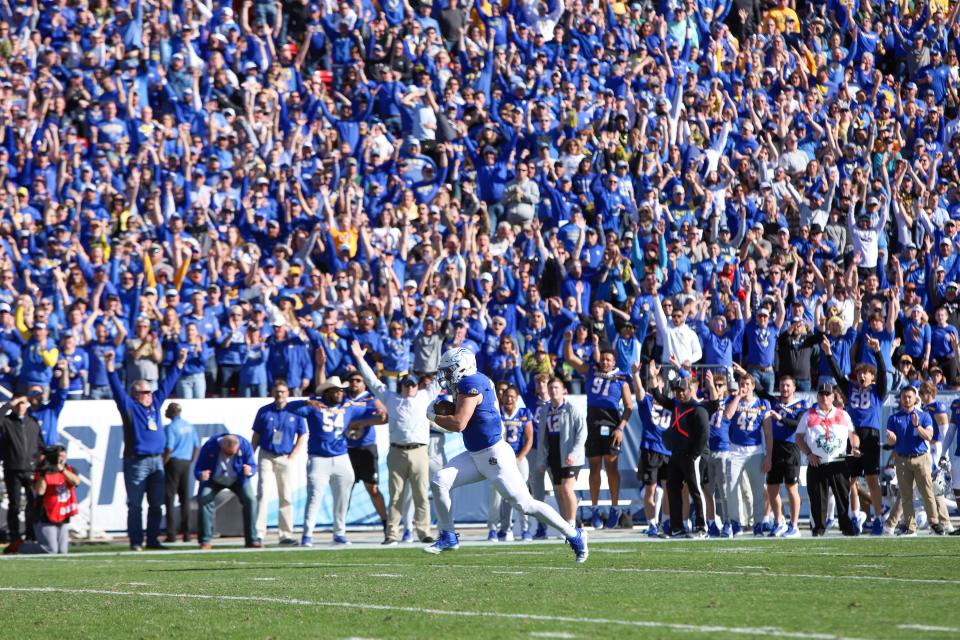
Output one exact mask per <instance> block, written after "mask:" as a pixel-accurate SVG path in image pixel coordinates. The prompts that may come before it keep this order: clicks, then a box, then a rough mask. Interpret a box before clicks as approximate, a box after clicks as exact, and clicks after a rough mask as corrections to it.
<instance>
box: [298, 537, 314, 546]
mask: <svg viewBox="0 0 960 640" xmlns="http://www.w3.org/2000/svg"><path fill="white" fill-rule="evenodd" d="M300 546H301V547H312V546H313V538H311V537H310V536H303V537H302V538H300Z"/></svg>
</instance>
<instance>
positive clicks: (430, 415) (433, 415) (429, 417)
mask: <svg viewBox="0 0 960 640" xmlns="http://www.w3.org/2000/svg"><path fill="white" fill-rule="evenodd" d="M427 420H429V421H430V422H436V421H437V412H436V411H434V410H433V403H432V402H431V403H430V406H429V407H427Z"/></svg>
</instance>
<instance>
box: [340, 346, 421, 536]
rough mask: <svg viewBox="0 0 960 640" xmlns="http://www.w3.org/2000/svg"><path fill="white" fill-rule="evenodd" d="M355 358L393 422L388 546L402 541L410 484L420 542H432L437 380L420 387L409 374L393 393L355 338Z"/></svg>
mask: <svg viewBox="0 0 960 640" xmlns="http://www.w3.org/2000/svg"><path fill="white" fill-rule="evenodd" d="M350 350H351V351H352V353H353V358H354V361H355V362H356V364H357V367H358V368H359V369H360V374H361V375H362V376H363V380H364V382H366V383H367V389H369V390H370V393H372V394H373V395H374V397H375V398H376V399H377V400H379V401H380V402H381V403H382V404H383V406H384V407H385V408H386V410H387V416H388V420H389V425H390V452H389V453H388V454H387V470H388V471H389V474H390V480H389V485H388V486H389V490H390V507H389V509H388V510H387V533H386V537H385V538H384V540H383V544H385V545H388V546H389V545H395V544H397V542H398V540H400V536H401V531H400V518H401V506H402V504H403V489H404V487H405V486H406V484H407V482H409V483H410V484H411V488H412V490H413V491H412V493H413V506H414V528H415V529H416V530H417V537H418V538H419V539H420V542H423V543H426V544H430V543H432V542H433V538H431V537H430V455H429V451H428V447H427V445H428V443H429V442H430V423H429V421H428V420H427V409H428V408H429V407H430V405H431V404H433V401H434V400H436V399H437V395H439V393H440V387H439V385H437V384H436V383H435V382H434V383H433V384H431V385H430V386H429V387H427V388H425V389H420V387H419V386H418V383H417V378H416V377H415V376H412V375H406V376H404V377H403V378H401V380H400V391H399V392H394V391H390V390H389V389H387V386H386V385H385V384H383V382H381V381H380V380H378V379H377V377H376V375H375V374H374V372H373V370H372V369H371V368H370V365H368V364H367V363H366V361H365V360H364V356H365V355H366V353H367V352H366V350H365V349H363V348H362V347H361V346H360V343H359V342H357V341H356V340H354V341H353V343H352V344H351V345H350Z"/></svg>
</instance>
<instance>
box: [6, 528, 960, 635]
mask: <svg viewBox="0 0 960 640" xmlns="http://www.w3.org/2000/svg"><path fill="white" fill-rule="evenodd" d="M358 547H359V545H356V546H354V547H353V548H347V549H337V550H320V549H313V550H309V549H303V550H300V549H294V550H283V551H270V550H267V551H262V552H261V551H243V550H237V551H214V552H207V553H199V552H197V553H194V552H189V553H174V554H165V553H162V552H161V553H152V554H151V553H150V552H143V553H139V554H132V553H129V552H122V553H116V554H102V553H98V554H89V553H83V552H78V553H74V554H71V555H70V556H67V557H63V558H49V557H46V558H38V557H35V558H29V559H28V558H11V559H4V560H2V561H0V638H10V639H16V640H23V639H28V638H57V637H69V638H71V639H80V638H97V639H100V638H164V639H169V638H225V639H226V638H229V639H234V638H278V639H280V640H289V639H293V638H321V639H326V638H331V639H335V638H444V639H451V640H458V639H461V638H483V639H486V638H537V637H545V638H574V637H575V638H645V639H647V638H668V637H679V638H714V639H715V638H737V637H764V638H801V639H804V638H806V639H811V640H832V639H834V638H897V639H902V638H911V639H912V638H919V639H925V638H931V639H934V638H957V637H960V607H958V606H957V603H958V601H960V540H957V539H956V538H934V537H929V536H921V537H918V538H916V539H910V540H902V539H901V540H896V539H891V538H880V539H877V538H870V537H862V538H858V539H852V540H847V539H839V538H829V537H828V538H827V539H819V540H812V539H803V540H779V541H778V540H754V539H747V538H744V539H736V540H731V541H689V542H656V541H652V542H648V541H640V540H630V541H623V542H605V541H604V540H603V535H602V534H599V535H596V536H594V541H593V544H592V545H591V554H590V559H589V561H588V562H587V563H586V564H584V565H576V564H574V562H573V554H572V552H570V550H569V549H568V548H567V547H566V546H564V545H562V544H561V543H560V542H553V541H551V542H549V543H534V544H530V543H528V544H500V545H495V544H489V545H474V546H462V547H461V548H460V549H459V550H457V551H453V552H448V553H445V554H443V555H441V556H431V555H428V554H425V553H423V552H422V551H420V550H419V548H417V547H410V546H403V547H399V548H393V549H377V548H369V547H368V548H363V549H362V548H358Z"/></svg>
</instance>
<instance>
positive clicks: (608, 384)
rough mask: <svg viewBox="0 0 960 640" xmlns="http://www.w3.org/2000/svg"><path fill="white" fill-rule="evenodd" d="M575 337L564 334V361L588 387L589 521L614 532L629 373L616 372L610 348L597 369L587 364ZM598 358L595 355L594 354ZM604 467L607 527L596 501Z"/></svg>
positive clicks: (630, 403)
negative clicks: (575, 348) (576, 349)
mask: <svg viewBox="0 0 960 640" xmlns="http://www.w3.org/2000/svg"><path fill="white" fill-rule="evenodd" d="M572 339H573V334H572V333H571V332H569V331H568V332H567V333H565V334H564V358H565V359H566V361H567V363H568V364H569V365H570V366H571V367H573V369H574V371H576V372H577V373H579V374H580V375H582V376H584V378H585V379H586V385H587V446H586V454H587V461H588V462H589V463H590V508H591V516H590V522H591V524H592V526H593V528H594V529H601V528H603V527H604V526H606V528H607V529H615V528H616V527H617V524H618V522H619V520H620V510H619V509H618V508H617V506H618V503H619V500H620V469H619V468H618V466H617V459H618V458H619V457H620V447H621V446H622V444H623V432H624V429H626V428H627V425H628V424H629V423H630V414H631V413H632V412H633V396H632V394H631V393H630V379H629V377H628V374H625V373H624V372H622V371H620V370H619V369H617V354H616V353H614V352H613V351H611V350H609V349H603V350H602V351H600V353H599V357H598V360H597V363H596V366H593V365H588V364H587V363H585V362H584V361H583V360H581V359H580V358H578V357H577V355H576V354H575V353H574V352H573V348H572V346H571V341H572ZM594 357H597V356H596V352H595V354H594ZM601 466H602V467H603V468H604V469H605V470H606V472H607V484H608V485H609V487H610V505H611V506H610V513H609V514H608V515H607V522H606V524H604V522H603V520H602V519H601V518H600V510H599V509H598V508H597V502H598V501H599V499H600V483H601V480H602V478H601V475H600V468H601Z"/></svg>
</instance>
